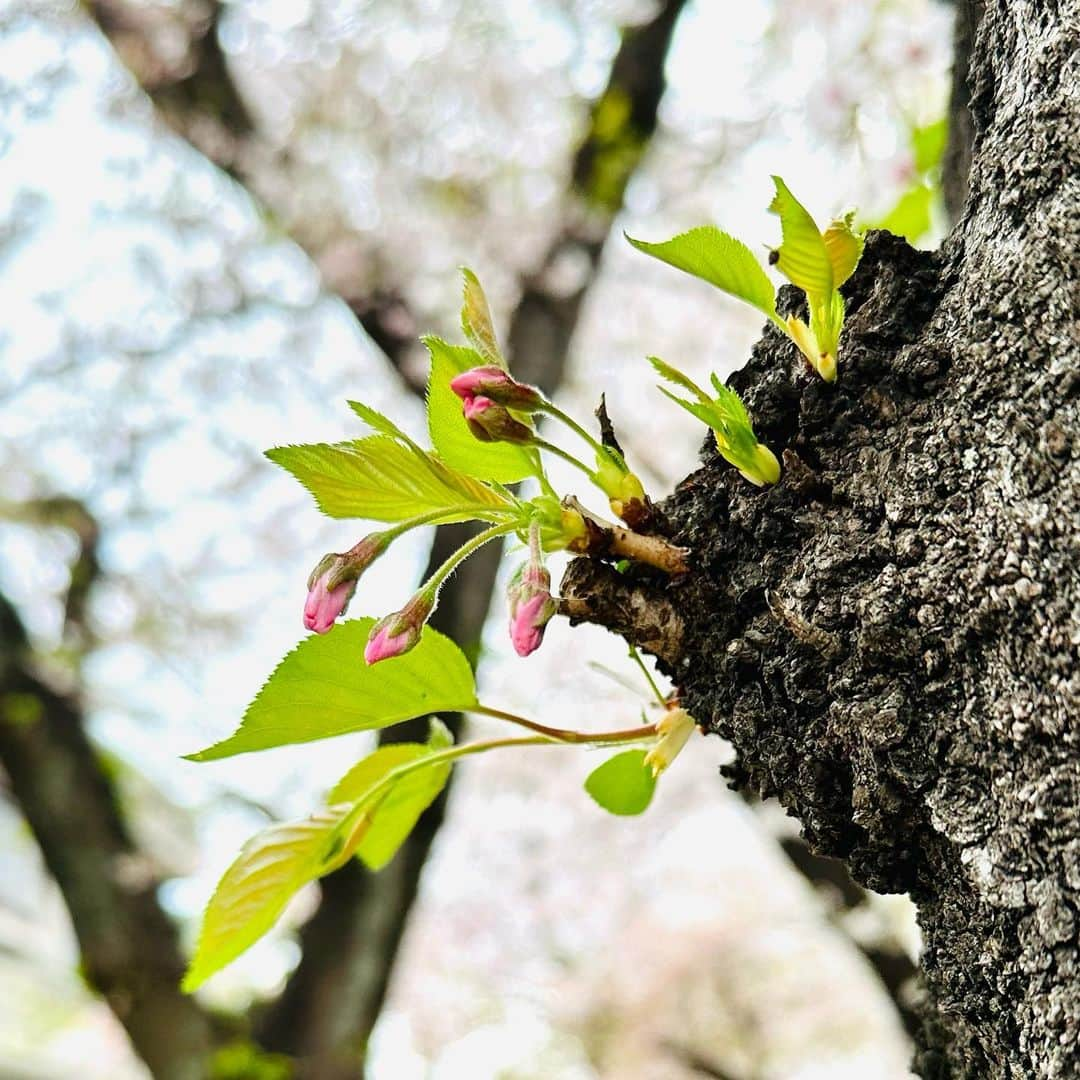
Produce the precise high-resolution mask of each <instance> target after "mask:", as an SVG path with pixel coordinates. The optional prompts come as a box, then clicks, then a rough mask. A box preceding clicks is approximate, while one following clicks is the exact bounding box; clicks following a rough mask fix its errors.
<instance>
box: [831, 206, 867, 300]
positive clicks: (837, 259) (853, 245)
mask: <svg viewBox="0 0 1080 1080" xmlns="http://www.w3.org/2000/svg"><path fill="white" fill-rule="evenodd" d="M854 220H855V214H854V213H850V214H845V215H844V217H842V218H836V220H834V221H832V222H831V223H830V224H829V227H828V228H827V229H826V230H825V232H824V233H822V234H821V241H822V243H823V244H824V245H825V251H826V252H827V254H828V256H829V262H830V264H831V265H832V275H833V288H835V289H839V288H840V286H841V285H843V284H844V282H845V281H847V279H848V278H849V277H851V275H852V273H853V272H854V270H855V267H856V266H858V265H859V259H860V258H861V257H862V249H863V238H862V237H861V236H859V235H858V234H857V233H856V232H855V230H854V229H853V228H852V222H853V221H854Z"/></svg>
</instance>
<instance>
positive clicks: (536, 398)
mask: <svg viewBox="0 0 1080 1080" xmlns="http://www.w3.org/2000/svg"><path fill="white" fill-rule="evenodd" d="M450 389H451V390H453V391H454V393H455V394H457V396H458V397H459V398H461V400H462V402H463V406H462V412H463V413H464V415H465V419H466V421H468V424H469V430H470V431H471V432H472V433H473V435H475V436H476V438H478V439H480V440H481V441H482V442H510V443H530V442H532V440H533V432H532V429H531V428H530V427H529V426H528V425H527V424H523V423H522V422H521V421H520V420H517V419H516V418H515V417H514V416H513V415H512V414H511V412H510V410H511V409H514V410H515V411H517V412H521V413H532V412H536V411H537V410H538V409H541V408H542V407H543V406H544V404H545V402H544V397H543V395H542V394H541V393H540V391H539V390H537V389H535V388H534V387H531V386H526V385H525V384H524V383H519V382H517V380H515V379H513V378H511V377H510V375H509V374H508V373H507V372H506V371H504V370H503V369H502V368H501V367H497V366H496V365H494V364H489V365H487V366H485V367H476V368H472V369H470V370H469V371H465V372H462V373H461V374H460V375H458V376H457V377H456V378H454V379H452V380H451V381H450Z"/></svg>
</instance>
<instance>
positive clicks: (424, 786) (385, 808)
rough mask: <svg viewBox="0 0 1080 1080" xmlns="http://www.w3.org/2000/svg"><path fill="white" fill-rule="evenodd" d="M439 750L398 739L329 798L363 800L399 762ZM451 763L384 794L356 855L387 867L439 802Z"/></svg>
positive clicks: (371, 865)
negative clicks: (399, 741)
mask: <svg viewBox="0 0 1080 1080" xmlns="http://www.w3.org/2000/svg"><path fill="white" fill-rule="evenodd" d="M432 752H433V748H432V747H431V746H430V745H424V744H422V743H392V744H389V745H387V746H380V747H379V749H378V750H376V751H375V752H374V753H372V754H369V755H368V756H367V757H366V758H364V759H363V760H362V761H359V762H358V763H357V764H356V765H354V766H353V767H352V768H351V769H350V770H349V771H348V772H347V773H346V774H345V775H344V776H343V777H342V778H341V779H340V780H339V781H338V783H337V785H336V786H335V788H334V790H333V791H332V792H331V793H330V795H329V797H328V799H327V801H328V802H330V803H346V802H347V803H354V802H357V801H359V800H362V799H363V798H364V796H365V795H367V794H368V793H369V792H370V791H372V789H374V788H375V787H376V785H378V784H379V782H380V781H382V780H384V778H385V777H386V775H387V773H389V772H390V771H391V770H392V769H395V768H397V767H398V766H399V765H405V764H408V763H410V762H415V761H419V760H421V759H423V758H425V757H430V756H431V754H432ZM450 769H451V763H450V762H449V761H447V762H439V763H436V764H432V765H429V766H426V767H424V768H418V769H416V771H415V772H410V773H406V774H405V775H404V776H403V777H402V778H401V779H400V780H397V781H394V782H393V783H392V785H391V786H390V787H389V788H388V790H387V791H386V794H385V795H380V796H379V797H378V799H377V801H376V802H375V804H374V806H373V813H372V814H371V817H370V818H369V819H368V821H367V822H366V823H365V825H364V829H363V833H362V835H361V837H360V842H359V844H358V845H357V847H356V854H357V855H358V856H359V857H360V859H361V860H362V861H363V862H364V863H365V865H366V866H367V867H368V868H369V869H371V870H381V869H382V868H383V867H384V866H385V865H386V864H387V863H388V862H389V861H390V860H391V859H392V858H393V857H394V855H396V854H397V851H398V848H400V847H401V845H402V844H403V843H404V842H405V838H406V837H407V836H408V835H409V833H411V832H412V830H413V827H414V826H415V825H416V823H417V821H418V820H419V819H420V815H421V814H422V813H423V812H424V811H425V810H426V809H427V808H428V807H429V806H430V805H431V804H432V803H433V802H434V801H435V799H436V798H437V797H438V795H439V792H440V791H442V789H443V788H444V787H445V786H446V781H447V780H448V779H449V778H450Z"/></svg>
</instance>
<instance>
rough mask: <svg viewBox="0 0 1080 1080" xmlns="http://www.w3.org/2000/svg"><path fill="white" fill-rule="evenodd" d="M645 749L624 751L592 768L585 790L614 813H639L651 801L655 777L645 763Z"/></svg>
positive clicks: (626, 814) (624, 814) (629, 814)
mask: <svg viewBox="0 0 1080 1080" xmlns="http://www.w3.org/2000/svg"><path fill="white" fill-rule="evenodd" d="M646 753H647V751H645V750H624V751H623V752H622V753H621V754H616V755H615V756H614V757H612V758H608V760H607V761H605V762H604V764H603V765H601V766H600V767H599V768H596V769H593V771H592V772H591V773H589V776H588V778H587V779H586V781H585V790H586V791H587V792H588V793H589V794H590V795H591V796H592V797H593V799H594V800H595V801H596V802H597V803H599V805H600V806H602V807H603V808H604V809H605V810H607V811H609V812H610V813H612V814H620V815H623V816H627V817H629V816H631V815H633V814H640V813H641V812H642V811H643V810H645V809H646V808H647V807H648V805H649V803H650V802H652V797H653V792H654V791H655V790H656V780H655V779H654V778H653V774H652V770H651V769H650V768H649V767H648V766H647V765H646V764H645V754H646Z"/></svg>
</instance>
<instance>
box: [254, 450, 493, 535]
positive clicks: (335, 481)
mask: <svg viewBox="0 0 1080 1080" xmlns="http://www.w3.org/2000/svg"><path fill="white" fill-rule="evenodd" d="M266 456H267V457H268V458H269V459H270V460H271V461H273V462H274V463H275V464H277V465H280V466H281V467H282V468H283V469H286V470H287V471H288V472H290V473H292V475H293V476H295V477H296V479H297V480H299V481H300V483H301V484H303V485H304V487H306V488H307V489H308V491H309V492H311V494H312V495H313V496H314V498H315V502H316V503H317V504H318V507H319V509H320V510H321V511H322V512H323V513H324V514H327V515H328V516H329V517H334V518H368V519H370V520H372V521H386V522H395V521H407V520H408V519H409V518H412V517H416V516H417V515H419V514H426V513H431V512H432V511H435V510H439V509H441V508H443V507H447V508H450V507H456V508H461V507H465V509H457V510H455V511H454V512H448V513H447V515H446V517H445V519H444V520H445V521H467V520H469V519H470V518H482V519H485V520H486V519H488V518H489V517H490V512H491V511H492V510H498V509H504V510H505V509H506V507H507V501H506V499H505V497H504V496H503V495H501V494H499V493H498V492H496V491H493V490H492V489H491V488H489V487H488V486H487V485H486V484H481V483H477V481H476V480H475V479H473V478H472V477H470V476H463V475H461V474H459V473H455V472H454V471H453V470H452V469H448V468H446V467H445V466H444V465H443V464H442V462H440V461H439V460H438V459H437V458H436V457H435V456H434V455H432V454H428V453H423V454H417V453H416V452H415V451H414V450H412V449H410V448H409V447H408V446H403V445H402V444H401V443H400V442H399V441H398V440H397V439H396V438H394V437H391V436H390V435H372V436H370V437H368V438H366V439H357V440H355V441H353V442H347V443H334V444H329V443H310V444H308V445H305V446H279V447H275V448H274V449H273V450H267V451H266Z"/></svg>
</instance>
